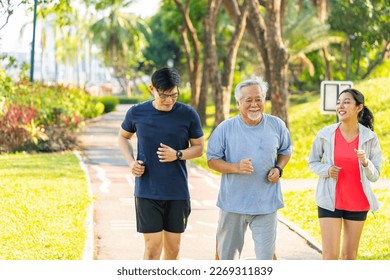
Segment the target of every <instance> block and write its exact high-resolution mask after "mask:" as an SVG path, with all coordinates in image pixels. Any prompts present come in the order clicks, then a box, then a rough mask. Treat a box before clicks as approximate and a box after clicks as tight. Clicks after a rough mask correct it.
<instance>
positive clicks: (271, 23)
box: [265, 0, 289, 126]
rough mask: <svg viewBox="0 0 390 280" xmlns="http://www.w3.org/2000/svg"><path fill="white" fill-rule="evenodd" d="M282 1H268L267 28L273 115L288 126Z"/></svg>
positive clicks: (287, 57) (286, 54)
mask: <svg viewBox="0 0 390 280" xmlns="http://www.w3.org/2000/svg"><path fill="white" fill-rule="evenodd" d="M281 4H282V1H281V0H273V1H268V2H267V3H266V5H265V8H266V11H267V18H266V21H265V23H266V26H267V38H268V44H269V48H268V49H267V51H268V55H269V57H270V72H271V80H270V84H271V89H272V92H271V104H272V109H271V113H272V115H275V116H278V117H279V118H281V119H282V120H283V121H284V122H285V123H286V125H287V126H288V111H287V110H288V75H287V74H288V72H287V71H288V59H289V54H288V50H287V48H286V47H285V46H284V44H283V40H282V33H281V28H280V19H281V17H282V14H281V11H282V10H283V9H282V8H281Z"/></svg>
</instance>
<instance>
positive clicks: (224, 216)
mask: <svg viewBox="0 0 390 280" xmlns="http://www.w3.org/2000/svg"><path fill="white" fill-rule="evenodd" d="M277 223H278V219H277V212H276V211H275V212H273V213H270V214H263V215H246V214H237V213H230V212H225V211H223V210H222V209H220V211H219V221H218V228H217V252H216V258H217V259H220V260H238V259H240V258H241V253H242V249H243V247H244V239H245V233H246V230H247V228H248V225H249V228H250V229H251V231H252V239H253V241H254V245H255V254H256V259H258V260H272V259H273V257H274V250H275V240H276V227H277Z"/></svg>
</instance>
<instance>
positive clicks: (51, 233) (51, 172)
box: [0, 152, 91, 260]
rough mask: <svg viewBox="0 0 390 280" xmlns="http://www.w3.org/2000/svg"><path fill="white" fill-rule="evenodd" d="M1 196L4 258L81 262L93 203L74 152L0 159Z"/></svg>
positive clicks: (0, 248)
mask: <svg viewBox="0 0 390 280" xmlns="http://www.w3.org/2000/svg"><path fill="white" fill-rule="evenodd" d="M0 197H1V201H0V213H1V216H0V259H3V260H77V259H81V257H82V254H83V249H84V243H85V239H86V227H85V220H86V215H87V209H88V207H89V205H90V203H91V200H90V198H89V194H88V185H87V180H86V177H85V173H84V172H83V171H82V169H81V168H80V165H79V161H78V159H77V157H76V156H75V155H74V154H73V153H72V152H67V153H56V154H32V155H29V154H23V153H20V154H3V155H0Z"/></svg>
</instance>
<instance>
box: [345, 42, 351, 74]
mask: <svg viewBox="0 0 390 280" xmlns="http://www.w3.org/2000/svg"><path fill="white" fill-rule="evenodd" d="M345 65H346V68H345V79H346V80H349V79H350V76H351V39H350V38H349V35H348V36H347V40H346V42H345Z"/></svg>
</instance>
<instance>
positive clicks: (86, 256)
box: [73, 151, 95, 260]
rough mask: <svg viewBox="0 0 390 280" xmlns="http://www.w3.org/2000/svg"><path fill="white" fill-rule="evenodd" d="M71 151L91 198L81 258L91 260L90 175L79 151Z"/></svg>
mask: <svg viewBox="0 0 390 280" xmlns="http://www.w3.org/2000/svg"><path fill="white" fill-rule="evenodd" d="M73 153H74V154H75V155H76V157H77V158H78V160H79V163H80V167H81V169H82V170H83V171H84V173H85V178H86V179H87V187H88V197H89V199H90V200H91V203H90V205H89V207H88V210H87V217H86V219H85V227H86V230H87V233H86V238H85V245H84V251H83V256H82V260H93V256H94V243H95V242H94V241H95V238H94V237H95V234H94V219H93V211H94V210H93V209H94V204H93V194H92V184H91V177H90V176H89V172H88V169H87V166H86V165H85V163H84V161H83V159H82V157H81V155H80V152H79V151H73Z"/></svg>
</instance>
